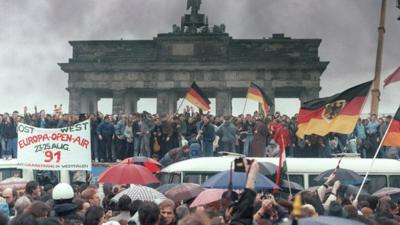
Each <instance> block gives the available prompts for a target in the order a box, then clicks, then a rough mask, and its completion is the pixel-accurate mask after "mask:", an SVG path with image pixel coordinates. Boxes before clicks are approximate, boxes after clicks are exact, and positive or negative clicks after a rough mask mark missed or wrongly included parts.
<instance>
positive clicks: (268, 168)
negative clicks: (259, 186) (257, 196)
mask: <svg viewBox="0 0 400 225" xmlns="http://www.w3.org/2000/svg"><path fill="white" fill-rule="evenodd" d="M258 165H259V173H261V174H262V175H265V176H272V175H274V174H275V173H276V171H278V166H277V165H275V164H273V163H270V162H261V163H258Z"/></svg>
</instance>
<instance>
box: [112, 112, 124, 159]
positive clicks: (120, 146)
mask: <svg viewBox="0 0 400 225" xmlns="http://www.w3.org/2000/svg"><path fill="white" fill-rule="evenodd" d="M126 124H127V117H126V116H125V115H122V116H121V118H120V120H119V121H118V122H117V124H116V125H115V137H116V151H115V153H116V158H117V160H123V159H125V157H126V139H125V135H124V133H125V128H126Z"/></svg>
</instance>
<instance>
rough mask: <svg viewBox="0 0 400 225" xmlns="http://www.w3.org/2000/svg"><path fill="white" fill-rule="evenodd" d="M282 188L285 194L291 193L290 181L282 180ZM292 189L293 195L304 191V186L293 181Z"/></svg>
mask: <svg viewBox="0 0 400 225" xmlns="http://www.w3.org/2000/svg"><path fill="white" fill-rule="evenodd" d="M281 188H282V190H283V191H284V192H288V191H289V181H287V180H282V183H281ZM290 189H292V193H297V192H300V191H304V187H303V186H301V185H300V184H298V183H296V182H293V181H290Z"/></svg>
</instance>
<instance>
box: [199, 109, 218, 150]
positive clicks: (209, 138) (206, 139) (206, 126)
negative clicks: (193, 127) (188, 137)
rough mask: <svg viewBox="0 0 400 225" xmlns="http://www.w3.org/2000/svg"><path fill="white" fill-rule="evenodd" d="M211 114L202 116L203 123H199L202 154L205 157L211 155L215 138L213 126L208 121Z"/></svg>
mask: <svg viewBox="0 0 400 225" xmlns="http://www.w3.org/2000/svg"><path fill="white" fill-rule="evenodd" d="M210 122H211V116H204V117H203V124H202V125H201V128H200V131H199V134H200V135H201V136H202V138H201V140H202V145H203V155H204V156H205V157H210V156H213V142H214V140H215V128H214V126H213V125H212V124H211V123H210Z"/></svg>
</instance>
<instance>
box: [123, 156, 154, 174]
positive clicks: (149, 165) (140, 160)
mask: <svg viewBox="0 0 400 225" xmlns="http://www.w3.org/2000/svg"><path fill="white" fill-rule="evenodd" d="M120 163H132V164H137V165H141V166H144V167H146V169H148V170H150V172H152V173H157V172H160V170H161V168H162V165H161V163H159V162H158V161H157V160H155V159H152V158H148V157H144V156H135V157H129V158H126V159H124V160H123V161H121V162H120Z"/></svg>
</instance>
